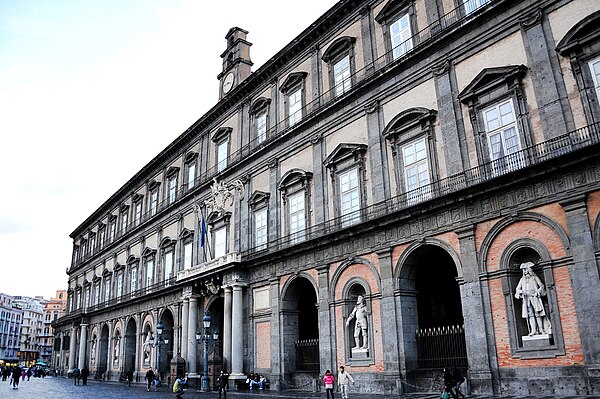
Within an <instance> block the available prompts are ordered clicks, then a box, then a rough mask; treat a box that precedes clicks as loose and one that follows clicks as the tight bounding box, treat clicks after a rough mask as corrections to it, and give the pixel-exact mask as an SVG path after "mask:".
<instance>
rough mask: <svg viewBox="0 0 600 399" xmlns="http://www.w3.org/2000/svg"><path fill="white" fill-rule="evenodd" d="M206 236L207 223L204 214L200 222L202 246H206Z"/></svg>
mask: <svg viewBox="0 0 600 399" xmlns="http://www.w3.org/2000/svg"><path fill="white" fill-rule="evenodd" d="M204 237H206V223H205V222H204V215H202V222H201V224H200V247H204V241H205V238H204Z"/></svg>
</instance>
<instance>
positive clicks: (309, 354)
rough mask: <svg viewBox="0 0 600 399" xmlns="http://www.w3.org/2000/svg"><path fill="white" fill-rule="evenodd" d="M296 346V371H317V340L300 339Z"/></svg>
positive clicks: (318, 364) (318, 365)
mask: <svg viewBox="0 0 600 399" xmlns="http://www.w3.org/2000/svg"><path fill="white" fill-rule="evenodd" d="M294 345H295V346H296V370H298V371H319V367H320V363H319V339H318V338H314V339H301V340H298V341H296V342H295V343H294Z"/></svg>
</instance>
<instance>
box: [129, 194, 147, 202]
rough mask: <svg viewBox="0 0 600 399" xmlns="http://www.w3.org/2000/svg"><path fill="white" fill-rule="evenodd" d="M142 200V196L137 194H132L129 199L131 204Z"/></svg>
mask: <svg viewBox="0 0 600 399" xmlns="http://www.w3.org/2000/svg"><path fill="white" fill-rule="evenodd" d="M143 198H144V196H143V195H142V194H139V193H135V194H133V196H132V197H131V199H132V201H133V202H139V201H141V200H142V199H143Z"/></svg>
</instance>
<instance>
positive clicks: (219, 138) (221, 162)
mask: <svg viewBox="0 0 600 399" xmlns="http://www.w3.org/2000/svg"><path fill="white" fill-rule="evenodd" d="M232 131H233V129H232V128H231V127H220V128H219V129H217V130H216V131H215V133H214V134H213V135H212V137H211V141H212V142H213V143H214V145H215V149H214V156H215V164H214V168H215V170H216V171H217V173H221V172H223V171H224V170H225V169H227V167H228V166H229V154H230V148H229V147H230V145H231V140H230V138H231V132H232ZM223 152H224V155H225V158H224V159H222V156H223Z"/></svg>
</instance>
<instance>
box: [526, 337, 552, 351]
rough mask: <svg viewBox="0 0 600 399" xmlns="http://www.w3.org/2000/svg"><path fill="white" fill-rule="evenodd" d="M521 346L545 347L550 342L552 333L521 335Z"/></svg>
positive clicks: (528, 347)
mask: <svg viewBox="0 0 600 399" xmlns="http://www.w3.org/2000/svg"><path fill="white" fill-rule="evenodd" d="M521 339H522V340H523V348H525V349H540V348H547V347H548V346H550V345H551V344H552V343H551V342H550V340H551V339H552V334H540V335H523V336H522V337H521Z"/></svg>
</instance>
